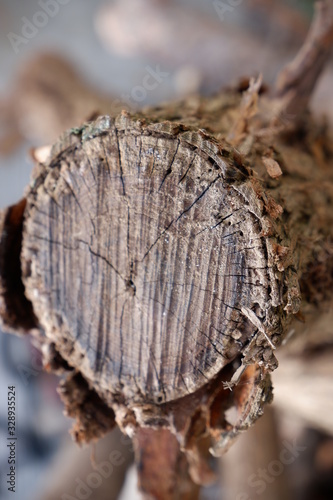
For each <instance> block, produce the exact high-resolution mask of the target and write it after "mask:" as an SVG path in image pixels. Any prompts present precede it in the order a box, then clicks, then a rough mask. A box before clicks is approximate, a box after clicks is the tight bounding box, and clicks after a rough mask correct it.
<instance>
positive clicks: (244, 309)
mask: <svg viewBox="0 0 333 500" xmlns="http://www.w3.org/2000/svg"><path fill="white" fill-rule="evenodd" d="M241 311H242V313H243V314H244V316H246V317H247V318H248V320H249V321H251V323H252V324H253V325H254V326H255V327H256V328H258V330H259V332H261V333H262V334H263V335H264V337H265V339H266V340H267V342H268V343H269V345H270V346H271V348H272V349H274V350H275V349H276V347H275V345H274V344H273V342H272V341H271V339H270V338H269V336H268V335H267V332H266V329H265V327H264V325H263V324H262V322H261V321H260V319H259V318H258V317H257V316H256V314H255V313H254V312H253V311H252V310H251V309H249V308H248V307H242V308H241Z"/></svg>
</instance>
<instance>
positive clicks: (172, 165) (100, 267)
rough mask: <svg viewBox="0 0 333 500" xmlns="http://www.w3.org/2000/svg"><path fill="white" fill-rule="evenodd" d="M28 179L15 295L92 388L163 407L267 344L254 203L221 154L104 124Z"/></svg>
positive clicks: (265, 285) (185, 135) (163, 127)
mask: <svg viewBox="0 0 333 500" xmlns="http://www.w3.org/2000/svg"><path fill="white" fill-rule="evenodd" d="M38 169H39V173H38V175H37V177H36V179H35V181H34V185H33V186H32V188H31V191H30V193H29V194H28V197H27V199H28V206H29V212H28V213H29V217H28V218H27V219H26V221H25V233H24V241H23V252H22V255H23V260H24V262H25V265H24V269H23V276H24V281H25V286H26V294H27V296H28V297H29V298H30V300H31V301H32V303H33V307H34V310H35V311H36V314H37V316H38V318H39V319H40V321H41V323H42V326H43V328H44V329H45V332H46V335H48V336H50V337H52V339H53V340H54V339H56V344H57V349H58V350H59V352H60V353H61V355H62V356H63V357H64V358H65V359H67V360H69V362H70V363H71V364H75V365H76V367H77V368H79V369H80V370H81V371H82V373H83V374H84V376H85V377H86V378H87V380H89V381H90V382H91V383H92V384H93V385H94V386H95V387H98V389H99V391H100V390H101V389H102V390H103V391H105V393H107V394H112V395H115V394H118V395H119V394H122V395H123V396H125V398H126V399H127V400H134V401H136V402H138V403H140V402H147V401H148V402H152V403H161V402H165V401H170V400H173V399H175V398H178V397H181V396H183V395H185V394H188V393H191V392H193V391H195V390H196V389H198V388H199V387H201V386H202V385H203V384H205V383H206V382H207V381H208V380H210V379H211V378H212V377H214V376H215V375H216V374H217V373H218V372H219V371H220V370H221V368H223V367H224V366H225V365H226V364H227V363H229V362H230V361H231V360H233V359H234V358H235V357H236V356H238V355H240V354H242V352H243V351H244V350H245V349H246V346H247V345H248V344H249V342H250V340H251V339H253V338H255V337H256V336H258V337H261V344H260V342H259V341H258V344H259V345H264V344H265V347H266V348H267V342H266V340H265V338H264V336H263V335H262V333H263V332H262V331H261V329H260V328H258V324H259V325H262V328H263V329H265V328H268V327H269V326H271V327H272V321H271V320H272V311H273V310H274V307H276V306H277V305H278V299H277V296H278V292H276V290H277V287H278V285H277V283H276V278H275V276H274V273H273V270H272V268H271V267H270V266H269V264H268V257H267V256H268V250H267V239H266V238H265V237H264V236H263V231H262V224H263V216H262V213H261V207H260V203H259V202H258V199H257V198H258V197H257V196H256V195H255V192H254V190H253V189H252V187H251V183H250V182H249V173H248V170H247V169H246V168H245V167H244V166H242V165H241V164H240V163H239V162H238V161H236V160H235V158H234V156H233V151H232V149H231V148H226V149H224V150H223V149H222V148H221V147H220V146H219V144H217V142H216V141H215V140H213V139H211V138H209V136H208V135H207V134H202V133H196V132H191V131H189V130H184V129H182V127H179V126H178V127H175V126H174V125H172V124H170V123H168V122H166V123H162V124H161V123H159V124H154V123H152V124H148V125H147V124H144V123H143V122H142V121H141V122H140V121H136V120H135V119H131V118H130V117H128V116H127V115H122V116H121V117H119V118H117V119H116V120H112V119H110V118H109V117H101V118H99V119H98V120H97V121H96V122H94V123H91V124H89V125H87V126H85V127H83V128H82V129H78V130H75V131H72V132H70V133H68V134H67V135H66V136H65V137H63V138H62V140H61V141H60V142H59V143H58V144H57V145H56V146H54V147H53V150H52V153H51V156H50V158H49V160H48V161H47V162H46V163H45V164H44V165H39V167H38ZM244 310H245V311H248V310H250V311H252V313H253V314H254V315H255V316H256V318H257V320H258V321H257V322H256V321H255V322H253V321H251V314H247V315H246V314H244ZM274 329H275V330H274ZM272 331H273V333H277V332H278V331H279V325H278V324H275V325H274V328H273V330H272Z"/></svg>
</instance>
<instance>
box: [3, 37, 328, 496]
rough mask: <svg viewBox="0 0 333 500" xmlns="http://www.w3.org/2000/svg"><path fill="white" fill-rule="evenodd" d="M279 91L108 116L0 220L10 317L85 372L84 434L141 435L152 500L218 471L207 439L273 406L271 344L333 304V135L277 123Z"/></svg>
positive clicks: (72, 378) (41, 166)
mask: <svg viewBox="0 0 333 500" xmlns="http://www.w3.org/2000/svg"><path fill="white" fill-rule="evenodd" d="M313 40H314V41H316V40H317V39H316V37H313ZM309 71H311V70H309ZM314 71H315V72H316V75H317V76H318V73H317V68H316V67H315V68H314ZM310 80H311V79H310ZM311 81H312V80H311ZM311 89H312V87H311ZM311 89H310V88H307V91H306V92H310V90H311ZM302 96H303V97H304V94H302ZM274 99H275V100H272V98H271V97H270V96H266V95H265V93H264V89H263V87H262V85H261V81H260V79H258V80H257V81H251V82H250V85H249V88H248V90H247V91H246V92H245V94H244V95H242V94H241V93H240V92H239V91H237V90H230V91H223V92H221V93H219V94H217V95H216V96H214V97H210V98H203V97H191V98H188V99H185V100H183V101H180V102H176V103H171V104H166V105H163V106H159V107H157V108H149V109H146V110H143V112H142V113H137V114H132V115H130V114H129V113H128V112H126V111H124V112H122V113H121V114H120V115H118V116H117V117H115V118H113V117H110V116H101V117H99V118H98V119H97V120H95V121H91V122H89V123H86V124H84V125H83V126H81V127H78V128H75V129H71V130H70V131H68V132H67V133H65V134H64V135H63V136H62V137H61V138H60V140H59V141H58V142H57V143H56V144H55V145H54V146H53V147H52V148H50V149H49V150H43V152H42V153H43V155H41V154H40V153H36V154H35V158H36V165H35V168H34V172H33V179H32V182H31V184H30V186H29V187H28V188H27V190H26V193H25V198H24V200H22V201H21V202H20V203H19V204H17V205H15V206H13V207H9V208H8V209H7V210H6V211H4V212H3V213H2V216H1V242H0V283H1V303H0V313H1V316H2V322H3V325H4V326H5V327H6V328H7V329H11V330H14V331H16V332H19V331H21V332H25V331H29V330H30V331H31V332H32V333H33V335H34V336H35V338H36V342H38V343H39V344H40V346H41V347H42V348H43V352H44V355H45V364H46V366H47V367H49V369H51V370H60V371H61V370H62V371H70V372H71V373H70V374H69V376H68V378H67V380H66V381H65V382H63V386H62V387H63V389H62V391H61V392H62V395H63V398H64V400H65V404H66V407H67V411H68V413H69V414H70V415H72V416H75V417H76V419H77V424H76V427H75V429H74V435H75V436H76V438H77V439H78V440H79V441H80V442H82V441H84V440H90V439H92V438H96V437H98V436H100V435H103V434H104V433H105V432H107V431H108V430H109V429H111V428H112V427H113V425H114V423H115V421H116V422H117V424H118V425H119V426H120V428H121V429H122V430H123V431H125V432H127V434H129V435H130V436H134V439H135V443H136V446H137V457H138V461H139V463H141V465H142V476H141V487H142V489H143V490H144V492H145V494H146V495H147V497H149V495H150V496H152V497H153V498H163V499H176V498H187V497H186V495H187V494H188V493H186V492H188V491H192V488H195V487H194V486H193V485H192V484H191V481H190V480H189V477H191V480H192V481H194V482H196V483H200V484H208V483H209V482H211V481H212V472H211V471H210V467H209V459H208V455H207V450H208V448H210V451H211V453H213V454H214V455H220V454H221V453H223V452H224V451H225V450H226V449H227V448H228V446H229V445H230V443H231V442H232V441H233V439H234V438H235V437H236V436H237V435H238V434H239V433H240V432H241V431H244V430H245V429H247V428H248V427H249V426H250V425H251V424H252V423H253V422H254V421H255V420H256V419H257V418H258V417H259V416H260V415H261V414H262V412H263V407H264V405H265V404H266V403H267V402H269V401H271V399H272V391H271V382H270V372H271V371H273V370H274V369H275V368H276V366H277V361H276V358H275V356H274V351H275V349H276V348H277V347H278V346H279V345H280V344H281V343H282V341H283V340H284V338H286V336H287V335H288V332H289V331H290V329H291V328H292V329H295V330H296V331H297V330H299V331H300V330H301V328H302V326H301V323H300V322H299V320H302V319H303V318H304V317H305V318H306V319H308V318H312V319H311V321H313V322H315V321H316V318H317V317H318V315H319V314H320V308H321V307H323V306H324V305H325V303H328V302H329V301H330V300H332V288H333V287H332V283H333V244H332V227H333V210H332V200H333V169H332V164H333V151H332V148H331V142H330V140H331V139H330V132H329V131H328V130H327V129H326V128H325V126H323V125H322V124H321V123H320V122H316V121H314V120H313V118H312V117H311V116H310V114H303V115H302V121H300V120H298V119H297V120H294V121H293V120H289V121H288V123H287V124H285V123H284V124H283V123H282V125H281V124H278V125H276V124H275V123H273V121H272V118H273V117H274V112H275V109H278V111H279V113H280V112H281V110H283V106H279V104H280V103H279V101H276V99H279V96H276V95H275V96H274ZM282 101H283V99H282ZM276 102H277V104H278V106H277V107H276V108H274V106H273V103H274V105H275V104H276ZM279 116H281V115H280V114H279ZM236 148H237V149H236ZM295 316H296V319H295ZM231 410H232V412H233V414H234V418H233V419H232V421H230V419H229V415H230V412H231ZM235 415H236V416H235ZM88 417H89V418H88ZM158 440H159V442H160V445H161V446H162V447H163V449H164V450H165V453H163V455H162V457H161V458H160V460H157V457H158V452H157V442H158ZM154 457H155V459H156V460H154ZM185 457H186V460H185ZM140 460H142V461H141V462H140ZM161 460H165V463H166V464H167V472H168V473H167V475H166V477H165V478H164V479H163V478H162V479H161V480H160V479H159V478H161V471H160V469H161ZM176 464H181V465H180V467H181V470H184V469H183V467H184V468H185V470H186V469H188V471H187V472H186V473H185V472H184V473H183V474H181V475H180V476H178V475H177V473H176V468H177V465H176ZM147 474H149V477H150V479H149V480H148V476H147ZM159 481H161V492H162V493H160V496H157V495H158V494H159V493H156V491H157V488H158V486H157V485H158V482H159ZM170 485H171V486H170ZM176 485H177V486H176ZM180 492H183V493H180ZM179 495H180V496H179Z"/></svg>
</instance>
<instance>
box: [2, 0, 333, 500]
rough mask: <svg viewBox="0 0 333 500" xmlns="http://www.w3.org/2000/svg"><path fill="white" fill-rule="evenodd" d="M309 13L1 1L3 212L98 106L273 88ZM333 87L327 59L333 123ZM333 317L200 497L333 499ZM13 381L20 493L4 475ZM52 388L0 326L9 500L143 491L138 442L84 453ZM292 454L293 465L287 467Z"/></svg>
mask: <svg viewBox="0 0 333 500" xmlns="http://www.w3.org/2000/svg"><path fill="white" fill-rule="evenodd" d="M312 13H313V2H312V1H305V0H302V1H301V0H299V1H296V0H295V1H291V0H290V1H287V0H285V1H282V0H225V1H223V2H222V1H214V0H174V1H173V0H114V1H109V2H108V1H107V0H95V1H94V2H92V1H91V2H89V1H87V0H86V1H84V0H25V1H24V2H22V1H19V0H0V33H1V36H0V208H3V207H5V206H7V205H10V204H12V203H14V202H16V201H17V200H18V199H20V197H22V194H23V191H24V187H25V186H26V185H27V184H28V182H29V176H30V171H31V167H32V160H31V157H32V156H33V148H36V147H38V146H42V145H47V144H51V143H52V142H54V141H55V140H56V139H57V137H58V136H59V135H60V133H61V132H62V131H63V130H66V129H67V128H70V127H74V126H77V125H79V124H80V123H81V122H82V121H84V120H87V119H89V118H90V117H91V116H93V114H94V113H105V114H106V113H115V112H117V111H119V110H121V109H123V108H126V109H129V110H131V109H133V110H134V109H136V108H141V107H143V106H146V105H149V104H156V103H159V102H161V101H164V100H169V99H172V98H181V97H184V96H188V95H190V94H192V93H196V92H200V93H203V94H206V95H209V94H211V93H213V92H216V91H218V90H219V89H220V88H221V87H223V86H231V85H237V84H239V83H240V82H244V81H245V80H244V78H245V79H246V77H250V76H256V75H258V73H260V72H261V73H262V74H263V79H264V81H265V82H266V84H267V85H268V86H271V85H274V80H275V77H276V75H277V73H278V71H279V70H280V69H281V67H282V66H283V65H284V64H285V63H286V62H287V61H289V60H291V59H292V57H293V56H294V55H295V53H296V52H297V49H298V48H299V47H300V45H301V44H302V41H303V40H304V38H305V36H306V33H307V30H308V26H309V23H310V20H311V16H312ZM147 75H150V77H149V79H148V78H147ZM148 81H149V84H148V83H147V82H148ZM152 82H153V83H152ZM240 84H241V85H242V83H240ZM332 84H333V69H332V64H331V65H329V67H328V68H327V70H326V72H325V74H324V75H323V77H322V79H321V82H320V84H319V85H318V88H317V90H316V94H315V96H314V99H313V101H312V107H313V109H314V110H315V112H316V113H317V114H318V115H320V116H322V115H324V114H325V116H326V119H327V120H328V121H329V122H332V120H333V106H332V104H333V90H332V89H333V85H332ZM332 316H333V314H332V311H329V310H328V311H327V316H325V318H323V331H322V332H321V334H322V335H321V337H320V339H321V340H320V342H319V341H318V340H313V350H312V351H311V353H310V354H309V352H305V350H304V347H303V346H302V345H300V346H299V345H297V344H296V345H295V346H294V347H293V349H292V350H291V352H292V354H291V355H288V354H287V353H284V352H283V349H282V351H281V353H280V368H279V369H278V370H277V372H276V375H275V380H274V384H275V395H276V397H275V403H274V404H273V405H272V407H271V408H269V410H268V411H267V412H266V414H265V416H264V417H263V418H262V419H261V420H260V421H259V422H258V424H257V425H256V426H255V428H254V429H251V430H250V431H249V432H248V433H246V435H244V436H241V438H240V439H239V441H238V443H237V444H236V445H235V447H234V448H233V449H232V450H231V451H230V453H228V454H227V455H226V456H225V457H224V458H223V459H222V460H220V461H216V462H215V464H214V467H215V470H216V473H217V481H216V483H215V484H213V485H212V486H211V487H206V488H203V491H202V500H204V499H207V500H209V499H212V500H213V499H221V500H233V499H237V500H251V499H256V498H260V499H269V500H275V499H281V498H284V499H288V498H290V499H296V500H297V499H300V500H324V499H325V500H326V499H327V500H328V499H332V498H333V439H332V435H333V373H332V371H333V370H332V363H331V361H330V360H331V359H333V358H332V355H331V357H328V352H329V353H330V354H331V351H330V349H331V348H332V344H333V332H332V330H331V328H330V327H327V325H331V324H333V323H332ZM323 345H324V346H325V349H323ZM306 356H308V357H306ZM12 385H15V386H16V391H17V412H18V414H17V427H18V438H19V439H18V479H17V481H18V482H17V492H16V493H15V494H12V493H10V492H8V491H7V485H6V476H5V475H6V470H7V463H6V462H7V455H8V452H7V448H6V442H5V440H6V437H7V386H12ZM56 387H57V379H56V377H54V376H51V375H47V374H45V373H43V372H42V366H41V359H40V354H39V353H38V351H36V350H35V348H34V347H33V346H32V345H31V344H30V343H29V340H28V339H24V340H22V339H19V338H16V337H15V336H12V335H7V334H3V333H0V472H1V483H0V498H1V499H2V500H7V499H9V498H18V499H22V500H23V499H24V500H36V499H39V500H56V499H64V500H66V499H67V500H69V499H71V500H73V499H76V498H92V499H94V500H109V499H111V500H112V499H116V498H121V499H122V500H135V498H139V496H138V494H137V492H136V487H135V484H136V478H135V472H134V468H133V467H132V465H131V464H132V461H133V457H132V450H131V444H130V442H129V441H128V440H127V441H126V440H124V439H123V438H122V437H121V435H120V433H119V432H118V431H114V432H112V433H111V434H110V435H109V436H107V437H106V438H104V439H103V440H101V441H100V442H99V443H98V444H97V445H96V449H94V450H92V449H91V448H86V449H82V450H81V449H79V448H78V447H76V445H74V444H73V443H72V441H71V438H70V437H69V434H68V430H69V428H70V426H71V422H70V421H69V420H68V419H66V418H65V417H64V416H63V413H62V404H61V403H60V400H59V397H58V395H57V392H56ZM112 450H117V451H119V453H120V455H121V458H122V459H121V464H119V465H117V466H114V470H113V472H112V473H111V474H110V476H109V477H107V478H102V479H101V481H100V484H99V483H98V481H97V483H98V484H97V483H95V485H94V487H92V486H89V481H90V479H91V477H92V476H91V477H90V475H91V474H92V473H93V472H94V470H95V469H94V461H91V453H92V451H93V452H94V454H95V460H96V461H97V462H100V461H103V460H108V457H109V454H110V451H112ZM284 450H288V451H287V452H286V453H287V454H288V457H289V461H288V463H284V462H283V461H281V457H282V456H284V455H281V453H282V452H283V451H284ZM286 453H285V454H286ZM127 470H129V472H128V473H127V474H126V471H127ZM99 477H102V476H99ZM89 478H90V479H89ZM91 481H92V479H91ZM96 484H97V486H96ZM80 495H81V496H80Z"/></svg>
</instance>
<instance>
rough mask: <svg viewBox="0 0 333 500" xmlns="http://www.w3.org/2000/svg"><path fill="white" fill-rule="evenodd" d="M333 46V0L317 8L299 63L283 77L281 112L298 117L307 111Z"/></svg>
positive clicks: (279, 94)
mask: <svg viewBox="0 0 333 500" xmlns="http://www.w3.org/2000/svg"><path fill="white" fill-rule="evenodd" d="M332 43H333V0H322V1H319V2H317V3H316V4H315V16H314V19H313V22H312V25H311V27H310V31H309V33H308V36H307V38H306V40H305V42H304V44H303V46H302V48H301V49H300V51H299V53H298V54H297V56H296V57H295V59H294V60H293V61H292V62H291V63H289V64H288V65H287V66H286V67H285V68H284V69H283V70H282V71H281V73H280V75H279V77H278V79H277V84H276V88H275V93H274V97H275V98H278V100H279V101H280V104H281V107H280V109H281V112H282V113H287V114H288V115H293V116H294V117H295V118H296V119H297V116H299V115H300V114H302V111H304V110H305V109H306V108H307V105H308V102H309V100H310V98H311V95H312V92H313V89H314V87H315V85H316V83H317V81H318V78H319V76H320V74H321V72H322V71H323V69H324V67H325V64H326V62H327V59H328V57H329V54H330V47H331V44H332Z"/></svg>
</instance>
